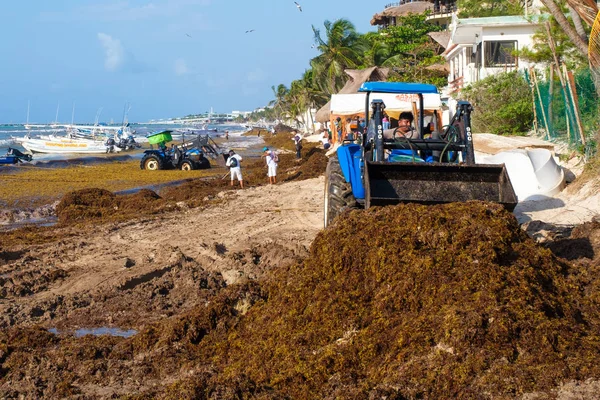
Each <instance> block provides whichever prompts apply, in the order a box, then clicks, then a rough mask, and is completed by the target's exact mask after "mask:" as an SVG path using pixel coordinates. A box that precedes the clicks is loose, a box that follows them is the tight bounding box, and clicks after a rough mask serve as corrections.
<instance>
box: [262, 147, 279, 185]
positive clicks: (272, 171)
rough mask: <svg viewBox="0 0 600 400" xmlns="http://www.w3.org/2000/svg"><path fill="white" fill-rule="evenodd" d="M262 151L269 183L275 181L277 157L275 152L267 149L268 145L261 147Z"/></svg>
mask: <svg viewBox="0 0 600 400" xmlns="http://www.w3.org/2000/svg"><path fill="white" fill-rule="evenodd" d="M263 153H264V157H265V161H266V162H267V176H268V177H269V184H271V185H272V184H275V183H277V163H278V162H279V157H278V156H277V153H275V152H274V151H271V150H269V148H268V147H263Z"/></svg>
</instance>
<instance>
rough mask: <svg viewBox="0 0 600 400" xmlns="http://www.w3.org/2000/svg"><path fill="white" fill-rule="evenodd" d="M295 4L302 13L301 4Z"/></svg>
mask: <svg viewBox="0 0 600 400" xmlns="http://www.w3.org/2000/svg"><path fill="white" fill-rule="evenodd" d="M294 4H295V5H296V7H298V10H300V12H302V7H300V4H298V2H296V1H295V2H294Z"/></svg>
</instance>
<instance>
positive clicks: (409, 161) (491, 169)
mask: <svg viewBox="0 0 600 400" xmlns="http://www.w3.org/2000/svg"><path fill="white" fill-rule="evenodd" d="M359 92H361V93H365V110H364V112H365V119H366V126H367V129H366V130H365V131H364V132H361V133H360V134H359V140H358V142H359V144H357V143H354V142H347V141H346V142H344V143H343V144H342V145H341V146H340V147H339V148H338V149H337V154H336V155H334V156H332V157H331V158H330V159H329V163H328V165H327V170H326V175H325V202H324V225H325V226H327V225H329V224H330V223H331V222H332V221H333V220H334V219H335V218H336V217H337V216H338V215H339V214H341V213H342V212H343V211H345V210H348V209H353V208H369V207H372V206H385V205H391V204H397V203H401V202H414V203H421V204H439V203H450V202H464V201H469V200H481V201H491V202H497V203H500V204H502V205H504V207H506V208H507V209H508V210H511V211H512V210H513V209H514V207H515V206H516V204H517V197H516V195H515V192H514V190H513V187H512V184H511V182H510V179H509V177H508V173H507V172H506V168H505V166H504V164H501V165H489V164H476V163H475V154H474V149H473V137H472V134H471V118H470V116H471V111H472V106H471V105H470V104H469V103H468V102H465V101H460V102H458V106H457V111H456V114H455V115H454V117H453V118H452V120H451V121H450V124H449V125H447V126H445V127H438V129H437V131H436V132H433V133H432V135H431V137H430V138H426V133H427V132H426V128H425V124H424V114H425V112H426V109H425V108H424V101H423V95H424V94H438V91H437V88H436V87H435V86H433V85H428V84H420V83H402V82H366V83H364V84H363V85H362V86H361V87H360V89H359ZM382 94H383V95H382ZM385 94H393V95H395V97H408V98H409V99H412V100H413V101H414V102H413V107H412V110H414V111H416V110H417V102H418V105H419V107H418V110H419V112H418V123H417V127H418V129H417V130H416V132H415V133H413V134H411V135H410V137H406V136H403V135H401V134H399V132H398V131H397V130H388V131H386V132H384V129H383V123H382V119H383V113H384V110H385V108H386V106H385V104H384V102H383V101H382V100H381V98H384V97H385V96H386V95H385ZM378 96H379V97H378ZM387 96H388V97H387V98H388V99H391V98H390V97H389V95H387ZM371 97H372V100H371V99H370V98H371ZM332 103H333V102H332ZM438 124H439V122H438ZM427 127H429V124H427ZM390 131H393V132H390ZM407 136H408V135H407Z"/></svg>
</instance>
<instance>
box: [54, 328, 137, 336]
mask: <svg viewBox="0 0 600 400" xmlns="http://www.w3.org/2000/svg"><path fill="white" fill-rule="evenodd" d="M48 332H50V333H53V334H55V335H58V334H59V333H60V332H59V330H58V329H56V328H50V329H48ZM136 333H137V331H136V330H135V329H128V330H126V331H124V330H122V329H120V328H108V327H100V328H81V329H77V330H76V331H75V337H78V338H80V337H83V336H85V335H94V336H101V335H110V336H119V337H124V338H128V337H131V336H133V335H135V334H136Z"/></svg>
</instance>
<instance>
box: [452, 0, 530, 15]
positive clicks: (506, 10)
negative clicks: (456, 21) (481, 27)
mask: <svg viewBox="0 0 600 400" xmlns="http://www.w3.org/2000/svg"><path fill="white" fill-rule="evenodd" d="M457 3H458V9H459V10H460V11H459V13H458V17H459V18H478V17H497V16H501V15H522V14H523V1H521V0H483V1H481V0H458V2H457Z"/></svg>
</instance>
